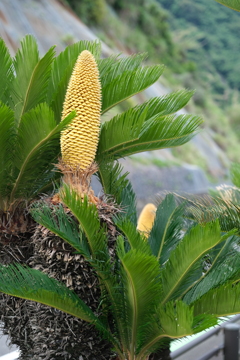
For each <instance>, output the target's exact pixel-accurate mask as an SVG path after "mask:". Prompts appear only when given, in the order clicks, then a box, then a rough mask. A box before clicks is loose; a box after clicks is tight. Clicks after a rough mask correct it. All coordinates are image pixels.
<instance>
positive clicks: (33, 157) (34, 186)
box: [10, 103, 75, 202]
mask: <svg viewBox="0 0 240 360" xmlns="http://www.w3.org/2000/svg"><path fill="white" fill-rule="evenodd" d="M74 116H75V113H71V114H70V115H69V116H67V117H66V118H65V119H64V120H63V121H62V122H61V123H60V124H58V125H57V124H56V121H55V119H54V114H53V112H52V110H51V109H50V108H49V107H48V106H47V104H45V103H43V104H40V105H38V106H37V107H36V108H34V109H32V110H30V111H29V112H27V113H25V114H24V115H23V117H22V121H21V123H20V125H19V129H18V138H17V146H16V152H15V157H14V166H15V168H16V170H15V181H14V182H13V185H12V190H11V194H10V202H13V201H14V199H15V198H16V197H17V198H25V199H30V198H31V197H33V196H34V195H35V194H36V193H37V192H38V191H39V189H41V188H42V187H43V185H46V180H47V179H49V180H50V179H51V178H52V177H53V176H54V173H53V172H52V171H51V170H52V169H53V166H54V165H53V163H54V162H56V161H57V156H58V154H59V152H60V145H59V137H60V136H59V134H60V132H61V131H62V130H63V129H64V128H65V127H66V126H67V125H68V124H69V123H70V122H71V120H72V119H73V118H74Z"/></svg>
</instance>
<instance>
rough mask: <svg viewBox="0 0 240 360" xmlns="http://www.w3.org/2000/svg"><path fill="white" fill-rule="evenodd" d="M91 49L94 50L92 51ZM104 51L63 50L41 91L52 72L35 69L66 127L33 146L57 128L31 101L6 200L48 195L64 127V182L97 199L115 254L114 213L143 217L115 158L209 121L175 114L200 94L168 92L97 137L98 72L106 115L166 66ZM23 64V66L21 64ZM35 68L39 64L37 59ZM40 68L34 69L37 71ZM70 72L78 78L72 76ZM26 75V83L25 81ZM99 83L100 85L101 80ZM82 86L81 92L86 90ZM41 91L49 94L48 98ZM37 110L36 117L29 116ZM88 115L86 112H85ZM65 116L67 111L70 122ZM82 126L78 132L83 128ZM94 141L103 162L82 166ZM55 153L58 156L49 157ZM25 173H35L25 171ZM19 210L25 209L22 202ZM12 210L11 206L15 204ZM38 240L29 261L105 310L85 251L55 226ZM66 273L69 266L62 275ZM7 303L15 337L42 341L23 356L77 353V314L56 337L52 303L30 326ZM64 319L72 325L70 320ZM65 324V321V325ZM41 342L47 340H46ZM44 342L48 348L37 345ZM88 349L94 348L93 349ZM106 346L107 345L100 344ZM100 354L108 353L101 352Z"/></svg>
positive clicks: (55, 117)
mask: <svg viewBox="0 0 240 360" xmlns="http://www.w3.org/2000/svg"><path fill="white" fill-rule="evenodd" d="M28 41H30V43H31V44H32V43H34V44H35V42H34V40H33V39H32V38H31V37H27V38H26V40H25V42H24V43H23V44H25V45H24V46H25V47H24V46H23V48H24V49H25V52H26V54H25V53H24V56H25V57H26V58H27V56H28V55H29V52H28V49H29V44H28ZM35 45H36V44H35ZM85 50H88V51H87V52H85ZM89 50H90V55H89ZM22 52H23V51H22ZM82 52H83V53H84V54H85V55H87V56H90V58H91V57H92V58H93V59H92V60H91V61H93V62H95V65H94V66H92V67H91V61H90V60H89V61H88V60H84V59H82V57H81V56H82V55H81V53H82ZM79 54H80V56H79ZM20 55H21V56H20ZM20 55H19V58H20V60H22V61H20V60H19V61H20V64H21V66H22V67H23V69H24V71H23V70H22V72H23V74H25V72H26V71H27V70H28V69H29V68H30V67H29V66H27V65H29V64H28V62H27V65H26V68H25V67H24V65H25V62H26V61H23V58H24V59H25V57H24V56H23V55H22V53H21V51H20ZM99 55H100V45H99V44H98V43H87V42H80V43H78V44H75V45H73V46H70V47H68V48H67V49H66V50H65V51H64V52H63V53H61V54H60V55H59V56H57V57H56V58H54V59H53V60H52V62H51V66H50V65H49V68H48V71H47V74H48V75H47V80H46V84H45V85H44V86H43V89H42V90H41V91H39V90H37V89H38V87H39V85H38V83H37V82H35V83H34V80H35V79H38V81H40V80H42V79H43V78H44V76H43V75H44V70H43V69H42V68H41V72H39V73H38V76H37V75H36V74H35V72H34V71H33V74H32V73H31V74H32V75H31V76H30V75H29V83H27V85H26V86H25V88H26V89H25V92H26V94H27V95H26V97H27V100H28V97H29V94H30V93H31V92H30V90H32V91H35V93H34V96H33V98H34V99H35V102H36V101H38V102H39V103H40V105H39V107H45V108H46V109H49V108H50V109H49V110H47V111H48V112H49V113H50V114H51V116H52V117H51V119H52V121H53V122H54V124H55V125H56V127H57V130H58V132H57V131H56V133H55V135H56V136H54V140H55V142H54V146H53V144H52V143H50V142H44V140H43V139H42V140H40V141H39V138H38V141H39V142H36V144H35V145H34V147H33V148H31V147H30V145H29V144H31V142H30V141H29V142H28V141H27V139H28V137H29V138H30V137H31V138H35V137H38V131H40V130H41V131H40V133H44V134H46V133H45V131H47V130H46V129H48V128H49V126H47V125H49V122H50V120H49V118H48V120H46V117H47V116H46V114H45V115H44V120H43V121H42V120H41V119H42V118H41V117H40V118H39V117H38V116H36V117H37V120H38V121H37V120H36V122H37V125H38V127H40V130H38V127H36V128H34V127H31V123H30V119H31V118H32V116H33V115H32V114H35V111H36V108H34V106H35V103H34V101H33V100H31V102H30V101H28V102H29V103H30V105H31V106H32V107H31V106H30V105H28V106H25V108H26V110H25V111H26V115H25V116H26V117H27V119H28V123H27V125H28V126H27V125H26V126H25V127H24V126H23V125H22V128H23V130H22V133H21V134H23V135H21V136H22V138H20V135H18V134H17V136H16V138H17V139H18V137H19V138H20V139H21V141H22V142H21V146H22V148H23V149H25V148H26V149H27V150H25V152H24V151H22V148H20V147H15V150H14V151H15V152H14V154H15V153H16V149H18V151H19V152H18V156H19V157H20V156H22V157H23V156H25V158H24V166H23V169H22V168H20V169H18V172H14V174H17V175H16V176H17V177H16V179H15V181H13V182H12V183H10V182H8V183H7V184H8V185H10V188H11V186H12V185H13V187H14V191H12V192H10V193H6V196H5V198H6V199H7V201H8V203H7V202H6V201H5V200H4V201H5V203H7V204H10V205H11V204H12V202H11V201H12V200H14V204H18V202H19V203H22V204H25V203H26V202H28V201H30V200H31V199H33V198H34V197H36V195H38V194H39V193H41V192H42V191H43V189H46V188H47V186H49V183H50V184H51V180H52V178H53V176H54V173H53V172H51V171H50V170H52V169H53V163H55V164H56V162H57V157H58V155H59V148H60V147H59V136H58V134H59V132H60V131H62V139H63V141H62V160H60V162H59V164H58V165H57V167H58V168H59V169H60V170H61V171H62V172H63V174H64V176H63V182H64V183H66V184H70V185H71V189H72V190H74V191H77V192H78V195H79V196H81V197H84V196H85V195H86V194H87V196H88V199H89V201H90V200H91V201H92V202H93V203H96V204H97V208H98V211H99V216H100V218H101V222H102V223H105V224H106V225H107V227H108V234H109V236H110V237H111V246H110V249H109V251H110V252H111V254H112V255H113V258H114V256H115V250H114V247H115V242H116V235H117V234H118V230H117V229H116V227H115V225H114V224H113V220H112V217H113V215H114V214H115V213H116V212H117V211H119V208H121V209H124V212H125V216H128V217H129V218H132V219H133V221H135V222H136V210H135V208H134V194H133V193H132V191H130V192H129V190H131V186H130V184H129V183H128V182H127V180H126V175H124V176H123V177H121V178H120V179H121V181H120V180H119V179H118V175H119V172H120V168H119V166H118V163H114V161H115V162H116V161H117V160H118V159H119V158H121V157H124V156H127V155H130V154H133V153H136V152H141V151H148V150H154V149H161V148H166V147H172V146H178V145H182V144H184V143H185V142H187V141H188V140H190V139H191V137H192V136H193V135H194V134H195V131H196V129H197V128H198V126H199V124H200V123H201V119H200V118H199V117H196V116H192V115H179V116H176V115H175V112H176V111H177V110H179V109H180V108H182V107H183V106H184V105H185V104H186V103H187V102H188V100H189V99H190V98H191V96H192V94H193V93H192V92H191V91H185V90H184V91H177V92H175V93H171V94H168V95H166V96H163V97H158V98H154V99H151V100H149V101H146V102H145V103H143V104H142V105H137V106H135V107H134V108H131V109H129V110H127V111H125V112H123V113H122V114H119V115H116V116H114V117H113V118H112V119H111V120H110V121H108V122H105V123H104V124H102V126H101V127H100V126H99V125H98V126H95V130H94V131H95V133H94V134H95V135H94V136H93V134H92V125H91V124H92V123H91V121H90V120H91V119H92V113H95V114H96V108H95V105H94V103H93V104H92V105H90V106H89V103H88V101H90V103H91V101H92V100H91V94H92V91H93V88H92V85H93V83H94V81H92V80H91V79H92V77H91V76H92V75H91V73H92V70H94V71H97V72H98V74H99V75H98V76H99V87H100V89H99V91H98V93H99V95H100V94H101V96H100V98H99V100H98V101H97V103H96V104H97V117H98V118H99V117H100V113H101V114H104V113H106V112H107V111H108V110H109V109H111V108H112V107H113V106H115V105H117V104H119V103H120V102H122V101H123V100H126V99H127V98H129V97H131V96H133V95H135V94H137V93H139V92H140V91H142V90H144V89H146V88H147V87H149V86H150V85H152V84H153V83H154V82H155V81H157V80H158V78H159V77H160V75H161V74H162V72H163V66H162V65H153V66H143V65H142V63H143V61H144V59H145V55H142V54H139V55H134V56H130V57H119V56H112V57H110V58H107V59H100V57H99ZM94 57H95V59H94ZM16 58H17V57H16ZM79 58H80V65H79V66H78V65H77V64H78V62H77V63H76V61H78V59H79ZM82 60H84V61H83V63H84V62H85V63H84V64H82ZM29 61H30V60H29ZM39 62H40V63H41V60H39ZM75 63H76V66H75V70H76V71H77V74H76V76H75V73H74V74H73V75H72V76H71V74H72V71H73V67H74V64H75ZM37 64H38V63H37ZM89 64H90V68H89ZM21 66H20V65H19V67H20V68H21ZM35 67H36V68H38V66H37V65H36V64H35ZM35 67H34V66H32V68H33V69H34V70H35ZM75 70H74V71H75ZM89 72H90V73H89ZM15 74H17V66H16V70H15V71H13V75H12V76H13V77H14V76H15ZM24 76H25V75H22V77H24ZM94 76H95V75H94ZM70 77H71V79H72V80H71V79H70ZM75 77H76V78H77V79H78V81H80V83H79V84H78V83H76V84H75V85H74V87H73V88H74V89H75V90H74V91H75V93H74V94H72V95H74V96H73V97H74V98H76V102H75V103H74V101H73V102H72V101H70V102H69V101H67V100H66V99H67V97H66V99H65V105H66V111H65V109H63V114H62V108H63V103H64V98H65V93H66V91H67V96H69V97H70V99H71V91H72V90H71V82H73V83H74V82H75V80H76V79H75ZM26 78H27V77H26ZM69 79H70V82H69ZM23 80H25V78H24V79H23ZM10 84H11V82H10ZM17 84H18V88H20V85H19V84H20V82H19V81H18V83H17ZM81 84H85V85H84V88H83V89H82V90H80V88H81ZM94 86H95V87H96V84H95V85H94ZM9 89H10V90H11V87H6V89H5V90H4V99H5V101H6V102H7V101H9V102H11V103H12V97H13V99H15V98H14V96H15V92H16V90H15V88H14V91H12V92H13V93H14V96H13V95H12V96H10V95H11V94H10V93H11V92H10V90H9ZM67 89H68V90H67ZM69 91H70V93H69ZM78 91H80V92H79V93H78ZM94 91H95V90H94ZM40 94H42V95H41V96H40ZM79 94H80V95H79ZM89 94H90V95H89ZM85 95H86V98H85ZM94 96H95V95H94ZM73 97H72V99H73ZM10 100H11V101H10ZM27 100H25V98H24V97H23V100H22V103H23V104H25V103H28V102H27ZM100 100H101V101H100ZM16 101H17V100H16ZM43 101H45V103H46V104H45V103H43V104H42V102H43ZM20 103H21V102H20ZM10 105H11V104H10ZM10 105H9V106H10ZM14 106H15V107H14ZM14 106H13V109H14V110H15V111H16V116H18V117H19V116H20V115H21V114H22V113H23V112H24V111H23V109H25V108H24V106H23V105H22V107H21V106H20V109H19V105H18V102H16V103H15V105H14ZM15 108H16V109H15ZM86 110H87V111H86ZM29 113H30V115H31V116H30V115H29ZM19 114H20V115H19ZM74 114H76V119H74V121H73V122H71V123H70V120H71V119H72V118H73V116H74ZM82 114H84V116H83V115H82ZM40 115H41V116H43V115H42V112H39V116H40ZM65 115H66V116H67V119H66V120H65ZM23 116H24V115H23ZM79 119H80V122H81V121H83V122H86V124H87V126H89V129H86V126H85V129H86V130H87V131H86V133H84V136H83V135H82V128H81V125H80V128H78V126H79V123H78V121H79ZM75 120H76V121H75ZM44 121H45V122H44ZM98 121H99V119H98ZM26 122H27V120H26ZM23 124H25V122H23ZM67 125H68V127H67ZM25 128H26V129H25ZM45 128H46V129H45ZM77 128H78V130H77V131H76V129H77ZM64 129H65V130H64ZM96 131H98V135H96ZM68 138H69V139H70V140H71V141H70V148H72V149H73V151H75V153H76V152H77V151H76V150H77V148H80V153H78V155H76V156H75V155H73V157H75V158H77V164H75V163H72V162H71V161H68V155H67V156H66V157H65V155H64V154H65V151H66V153H68V150H67V149H68V145H66V144H65V145H66V146H65V145H64V141H65V140H64V139H68ZM98 138H99V141H98ZM44 139H45V138H44ZM96 140H97V141H96ZM19 141H20V140H17V141H16V143H18V142H19ZM84 142H85V143H86V144H88V145H87V147H86V146H85V147H84V146H83V148H82V149H81V146H82V143H84ZM93 143H94V146H95V148H97V150H96V149H95V151H94V152H93V158H92V160H91V161H93V160H94V154H95V152H96V151H97V152H96V158H95V161H96V163H97V165H94V164H93V163H91V161H90V163H88V164H87V167H86V166H84V167H82V164H83V163H84V161H83V160H84V159H85V158H86V157H87V156H86V155H87V154H86V152H88V149H89V148H92V144H93ZM44 144H45V145H46V149H47V151H48V152H45V151H43V150H44V149H45V148H44V146H43V145H44ZM29 147H30V150H29ZM7 149H8V148H7V147H6V146H5V148H4V151H5V153H7ZM20 150H21V152H20ZM27 151H29V152H27ZM48 154H51V156H48ZM33 155H34V156H33ZM71 156H72V155H71ZM10 160H11V161H13V160H12V158H10ZM37 161H39V168H38V167H36V168H35V167H33V164H34V166H35V164H37ZM78 161H79V163H78ZM2 163H3V168H2V169H3V170H2V173H1V174H7V175H8V173H11V171H9V172H8V169H9V167H8V164H10V165H11V164H12V163H13V164H14V166H16V165H15V163H14V162H10V161H9V162H8V161H7V158H6V159H2ZM11 166H12V165H11ZM14 169H15V167H14ZM37 169H41V171H40V175H41V176H42V177H41V176H40V175H39V173H37V174H36V171H37ZM25 170H27V171H26V172H24V171H25ZM95 171H97V176H98V177H99V179H100V181H101V183H102V185H103V190H104V193H105V194H106V195H107V197H106V198H103V199H101V200H99V199H98V198H96V197H95V196H94V194H93V193H92V190H91V189H90V178H91V175H92V174H93V173H94V172H95ZM33 174H34V176H33ZM23 175H24V176H23ZM3 177H4V176H3ZM11 179H12V178H11ZM36 179H37V180H36ZM20 180H21V181H20ZM40 180H41V181H40ZM11 184H12V185H11ZM17 185H18V186H17ZM20 185H21V186H20ZM34 185H37V187H34ZM8 187H9V186H8ZM8 187H6V188H4V187H1V189H8ZM31 189H33V190H31ZM79 189H80V190H79ZM113 189H114V191H113ZM21 191H22V192H21ZM24 191H25V193H24ZM4 194H5V193H4ZM9 194H10V195H9ZM124 194H125V195H124ZM109 195H110V196H111V201H110V202H109V201H107V199H108V198H109V197H108V196H109ZM5 198H4V199H5ZM10 200H11V201H10ZM47 201H48V202H50V203H52V204H53V205H54V204H55V203H58V202H59V195H58V194H56V195H55V196H54V197H53V198H49V199H47ZM16 208H17V209H18V207H16ZM4 211H5V212H6V211H9V209H8V210H4ZM73 223H74V222H73ZM31 241H33V243H34V249H33V253H32V254H31V256H29V255H28V256H25V261H26V262H27V263H28V264H30V265H31V266H32V267H34V268H42V269H43V270H44V271H45V272H47V273H49V274H50V275H51V276H52V277H56V278H58V279H59V278H60V280H62V281H65V283H66V284H67V286H70V287H71V288H73V289H74V290H75V291H77V292H79V291H80V290H82V289H84V292H85V300H86V302H87V303H88V304H89V305H91V306H92V308H93V309H94V311H97V301H98V299H99V286H97V285H95V283H96V276H95V275H94V274H93V271H91V270H90V268H89V265H88V263H87V262H86V261H85V260H83V258H82V256H80V255H79V254H75V253H74V250H73V249H72V248H71V247H69V248H66V247H65V245H64V243H63V241H61V240H60V238H57V237H54V235H53V234H51V233H50V232H48V231H47V229H44V228H37V229H36V232H35V234H34V235H33V237H32V238H31ZM30 244H32V242H30ZM60 270H61V271H62V273H61V271H60ZM88 289H92V290H91V291H90V292H91V294H95V293H96V294H95V295H93V296H92V297H91V296H89V291H88ZM11 299H12V298H9V299H8V300H9V301H10V302H11ZM5 305H6V299H4V300H3V301H2V307H1V312H2V311H6V308H7V309H8V310H9V312H8V314H7V316H6V317H5V318H4V321H5V325H6V326H7V327H8V329H9V331H10V332H11V333H12V334H11V335H12V339H13V337H14V334H15V335H16V333H18V332H19V331H16V330H19V329H20V330H21V329H23V327H24V328H25V334H27V339H28V340H29V339H30V336H33V337H34V336H35V339H34V340H33V345H31V344H32V343H31V342H30V341H29V344H28V343H27V344H24V346H25V350H26V353H25V355H23V356H25V358H26V356H27V355H26V354H28V357H31V358H33V356H32V354H34V351H36V352H35V355H36V356H37V359H40V358H41V356H43V357H42V358H48V357H51V356H56V358H58V359H60V358H62V359H65V358H68V356H72V354H71V353H72V352H74V346H75V345H74V344H75V342H76V341H75V339H76V335H75V334H74V333H73V331H72V329H71V330H70V329H69V327H71V326H69V322H71V325H72V322H73V321H74V320H72V318H71V319H69V318H64V320H63V321H61V320H60V322H59V321H56V328H55V329H57V330H59V332H60V333H58V334H55V332H54V335H56V336H57V337H54V336H53V334H52V333H51V331H52V328H51V326H52V324H54V323H55V320H56V319H57V318H56V314H55V313H54V312H52V313H47V310H46V309H45V308H41V307H39V308H38V309H37V313H38V314H41V316H39V317H37V314H36V316H35V317H34V316H32V314H33V313H34V311H35V310H36V308H34V306H33V305H29V306H30V307H28V308H27V307H26V308H25V311H24V313H28V314H31V315H29V317H28V319H27V318H26V319H25V318H24V326H22V325H21V324H22V323H21V321H19V319H20V313H21V306H19V305H18V306H17V308H16V309H15V308H14V306H12V303H11V304H10V305H11V306H10V305H9V306H8V307H6V306H5ZM22 306H28V305H26V303H25V302H24V305H22ZM30 308H31V309H33V312H32V313H31V311H30ZM2 309H5V310H2ZM10 309H14V311H15V313H14V314H12V313H11V312H10ZM19 309H20V310H19ZM16 314H18V315H19V316H16ZM13 315H14V316H13ZM58 317H59V318H60V319H61V315H60V314H59V313H58ZM47 319H49V322H50V325H49V327H48V329H50V330H47V331H48V332H47V331H45V333H44V331H43V330H39V329H41V328H42V325H41V324H42V322H46V321H47ZM25 320H26V321H25ZM68 320H69V322H68ZM31 321H35V322H34V324H33V325H31V326H30V327H28V326H27V324H29V323H30V322H31ZM64 321H65V325H64V324H63V322H64ZM60 323H61V326H59V325H60ZM18 326H19V327H20V328H19V327H18ZM64 326H65V327H64ZM80 328H81V326H80V325H79V323H77V325H76V330H77V332H78V331H79V329H80ZM34 330H35V333H34ZM41 331H42V333H44V334H45V335H44V336H45V337H44V339H43V338H41V336H39V334H40V333H41ZM49 331H50V333H49ZM86 331H87V332H88V337H87V339H88V340H86V338H84V330H82V333H83V338H84V339H85V340H83V341H82V343H84V341H85V343H86V344H85V345H86V346H85V345H84V346H85V350H84V351H85V352H88V354H87V355H86V354H85V353H84V354H83V355H84V356H86V357H87V358H91V356H92V359H93V355H91V354H90V355H89V351H90V350H89V349H91V347H92V345H91V341H90V338H92V337H94V336H93V333H92V330H91V329H90V330H89V328H88V329H87V330H86ZM56 333H57V331H56ZM89 334H90V335H89ZM17 335H18V334H17ZM72 335H73V338H74V340H72V342H71V346H70V347H73V349H72V350H69V352H67V351H65V347H64V346H63V347H64V350H63V351H62V352H61V349H60V353H59V354H56V350H55V349H56V347H57V348H59V343H61V344H62V342H64V340H63V339H65V344H66V339H70V338H71V336H72ZM32 339H33V338H32ZM38 339H39V341H40V342H39V343H38ZM56 339H58V340H56ZM59 339H60V340H59ZM13 341H14V340H13ZM48 341H49V342H50V343H49V342H48ZM39 344H40V345H39ZM43 344H44V345H43ZM49 344H51V345H49ZM89 344H90V345H89ZM94 344H95V345H96V342H94ZM38 345H39V346H40V347H39V348H38V349H37V347H38ZM81 345H82V344H80V346H81ZM44 346H45V348H44ZM51 346H52V348H51ZM104 346H105V345H104ZM86 347H88V349H87V350H86ZM99 349H101V347H100V346H99ZM99 349H97V346H95V350H96V351H97V350H98V351H99ZM25 350H24V351H25ZM92 352H94V350H92ZM108 353H109V351H108ZM44 356H45V357H44ZM47 356H48V357H47ZM60 356H62V357H60ZM89 356H90V357H89ZM96 356H97V357H98V358H100V357H99V355H96ZM103 356H104V355H103ZM103 358H104V357H103Z"/></svg>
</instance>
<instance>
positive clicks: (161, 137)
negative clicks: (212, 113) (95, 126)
mask: <svg viewBox="0 0 240 360" xmlns="http://www.w3.org/2000/svg"><path fill="white" fill-rule="evenodd" d="M201 122H202V120H201V119H200V118H199V117H197V116H192V115H179V116H177V117H174V116H166V117H163V118H162V117H160V118H159V119H158V118H154V119H153V120H151V119H150V120H148V121H145V122H144V123H143V125H142V128H141V132H140V134H139V135H138V136H136V135H135V134H134V133H133V132H132V133H133V135H135V136H132V140H129V139H128V141H124V140H123V139H122V135H121V134H119V132H117V131H116V128H115V131H116V132H115V135H114V142H115V145H114V146H112V147H109V146H108V140H107V136H106V135H105V134H104V133H103V135H102V134H100V141H99V151H98V155H97V159H101V157H107V156H109V157H111V158H114V159H119V158H122V157H125V156H129V155H132V154H135V153H139V152H143V151H150V150H157V149H164V148H170V147H174V146H179V145H183V144H185V143H186V142H187V141H189V140H190V139H191V138H192V137H193V136H194V135H195V134H196V130H197V128H198V127H199V125H200V124H201ZM114 124H116V127H117V130H120V129H121V128H122V124H119V128H118V124H117V122H114ZM126 126H127V125H126ZM105 128H106V129H107V130H105V131H106V134H107V133H108V134H111V133H112V131H113V130H112V129H113V123H111V124H110V125H108V124H107V123H106V125H105ZM103 129H104V128H103ZM103 131H104V130H103ZM130 131H131V122H130V127H129V132H130ZM125 132H126V131H125ZM104 135H105V137H104ZM118 137H119V140H120V141H119V142H118ZM128 138H130V135H129V136H128ZM105 140H106V141H105ZM104 141H105V142H104Z"/></svg>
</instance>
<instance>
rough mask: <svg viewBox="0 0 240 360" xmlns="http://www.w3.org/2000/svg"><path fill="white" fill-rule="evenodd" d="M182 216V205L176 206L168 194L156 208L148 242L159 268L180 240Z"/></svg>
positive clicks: (172, 197) (172, 196) (173, 199)
mask: <svg viewBox="0 0 240 360" xmlns="http://www.w3.org/2000/svg"><path fill="white" fill-rule="evenodd" d="M183 214H184V204H182V205H180V206H177V204H176V201H175V198H174V195H172V194H168V195H167V196H166V197H165V199H164V200H163V201H162V202H161V204H160V205H159V206H158V208H157V212H156V218H155V221H154V224H153V227H152V230H151V232H150V236H149V238H148V242H149V244H150V247H151V250H152V254H153V255H154V256H156V258H157V259H158V261H159V263H160V266H162V265H163V264H164V263H165V261H167V259H168V258H169V254H170V252H171V251H172V250H173V249H174V248H175V247H176V246H177V244H178V243H179V241H180V240H181V238H182V229H183V221H184V220H183Z"/></svg>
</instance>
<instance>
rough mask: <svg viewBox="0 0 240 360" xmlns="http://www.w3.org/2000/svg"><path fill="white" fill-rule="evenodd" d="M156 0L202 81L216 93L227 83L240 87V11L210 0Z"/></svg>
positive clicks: (221, 92)
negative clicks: (164, 11)
mask: <svg viewBox="0 0 240 360" xmlns="http://www.w3.org/2000/svg"><path fill="white" fill-rule="evenodd" d="M157 1H158V2H159V4H160V5H161V6H162V7H163V8H164V9H165V10H167V11H168V22H169V24H170V27H171V30H172V34H173V38H174V40H175V41H176V42H177V43H178V44H179V45H180V46H182V47H183V48H185V49H186V50H187V59H188V60H189V61H193V62H195V63H196V64H197V71H198V72H199V73H200V72H201V76H202V81H205V82H207V83H208V85H210V86H211V88H212V89H213V91H214V92H215V93H218V94H224V93H225V92H226V89H227V87H229V88H231V89H238V90H239V89H240V71H239V58H240V14H239V13H238V12H236V11H232V10H231V9H229V8H226V7H224V6H222V5H220V4H218V3H216V2H215V1H213V0H195V1H191V0H182V1H178V0H172V1H168V0H157ZM199 75H200V74H199ZM221 100H224V97H222V99H221ZM226 100H227V99H225V101H226Z"/></svg>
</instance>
